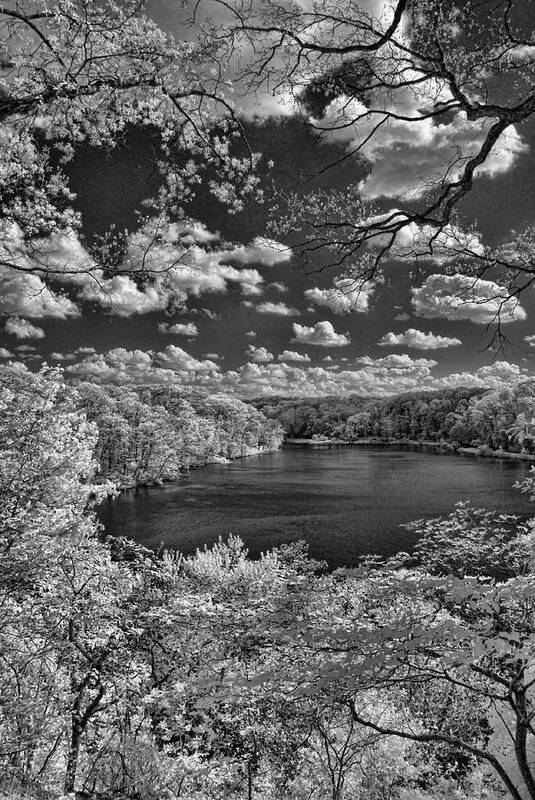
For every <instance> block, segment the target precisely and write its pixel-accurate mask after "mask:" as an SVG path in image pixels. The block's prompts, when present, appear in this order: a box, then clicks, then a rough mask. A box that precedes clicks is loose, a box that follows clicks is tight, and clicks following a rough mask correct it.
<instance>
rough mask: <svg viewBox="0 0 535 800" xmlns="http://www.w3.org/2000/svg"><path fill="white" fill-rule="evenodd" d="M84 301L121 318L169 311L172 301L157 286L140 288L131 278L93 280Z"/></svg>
mask: <svg viewBox="0 0 535 800" xmlns="http://www.w3.org/2000/svg"><path fill="white" fill-rule="evenodd" d="M78 297H79V299H80V300H83V301H85V302H93V303H98V305H99V306H100V307H101V308H102V309H103V310H104V311H108V312H109V313H110V314H113V315H115V316H117V317H131V316H133V315H134V314H148V313H150V312H151V311H162V310H163V309H164V308H166V306H167V304H168V302H169V297H168V295H167V294H166V293H165V292H162V291H160V288H159V287H157V286H143V287H141V288H140V287H139V286H138V285H137V284H136V283H135V281H134V280H132V278H130V277H129V276H128V275H114V277H113V278H109V279H107V280H104V279H102V280H98V281H96V280H94V279H92V278H89V279H88V281H87V283H86V284H85V286H84V287H83V288H82V289H81V291H80V292H79V294H78Z"/></svg>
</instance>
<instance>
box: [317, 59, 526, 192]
mask: <svg viewBox="0 0 535 800" xmlns="http://www.w3.org/2000/svg"><path fill="white" fill-rule="evenodd" d="M416 76H417V73H416V72H415V73H414V77H416ZM404 79H406V80H410V72H409V71H408V70H407V71H406V72H405V74H404ZM450 99H451V93H450V92H449V90H448V89H447V87H446V84H445V83H442V84H439V83H438V82H437V81H435V80H431V79H430V80H429V81H428V82H427V83H420V85H419V86H418V88H417V89H413V88H411V87H406V88H404V89H398V90H397V91H396V92H394V93H393V94H392V93H387V92H386V91H385V90H383V89H380V88H379V89H377V90H376V91H375V92H373V93H372V97H370V99H369V103H370V107H373V109H374V112H376V113H373V114H369V113H368V109H367V108H366V106H365V105H364V104H363V103H361V102H360V101H359V100H357V99H350V98H348V97H338V98H336V99H335V100H334V101H333V102H332V103H331V104H330V105H329V106H328V107H327V109H326V112H325V115H324V117H323V119H321V120H319V119H313V122H314V124H315V125H316V126H317V127H319V128H321V129H324V130H326V131H329V136H330V138H332V139H333V140H335V141H340V142H347V147H348V151H352V150H355V149H356V148H357V147H359V146H360V149H359V153H360V155H361V156H363V157H364V158H365V159H366V160H367V162H368V163H369V165H370V171H369V174H368V175H367V176H366V177H365V178H364V179H363V180H362V181H361V182H360V183H359V186H358V188H359V191H360V194H361V196H362V197H363V198H364V199H367V200H372V199H376V198H379V197H396V198H400V199H403V200H415V199H418V198H420V197H422V196H423V194H424V193H425V192H426V191H427V190H428V189H429V187H430V186H431V185H436V184H437V182H439V181H441V180H443V179H445V178H446V179H447V180H450V181H451V180H453V181H454V180H456V179H458V178H459V177H460V175H461V174H462V171H463V169H464V166H465V164H466V162H467V161H468V159H470V158H471V157H473V156H474V155H475V154H476V153H477V152H479V150H480V148H481V146H482V144H483V142H484V140H485V138H486V135H487V133H488V130H489V128H490V126H491V125H492V120H490V119H482V120H468V119H467V117H466V114H465V113H464V111H455V112H452V113H451V115H450V116H449V117H448V118H446V117H443V120H444V121H442V122H438V124H437V122H436V120H434V119H433V118H432V117H429V118H428V119H423V120H419V121H414V117H418V116H420V115H421V114H422V112H426V111H429V110H431V109H432V107H433V106H434V105H436V103H437V102H440V101H442V102H447V101H449V100H450ZM382 111H386V112H390V113H392V114H394V115H398V117H409V118H412V121H411V119H400V118H394V117H393V116H391V117H389V118H386V117H385V115H384V114H382ZM383 120H384V121H383ZM379 122H381V125H380V126H379V127H376V126H377V124H378V123H379ZM337 128H338V129H337ZM374 128H376V129H375V131H374ZM527 149H528V148H527V145H526V144H525V142H524V141H523V140H522V138H521V137H520V135H519V134H518V132H517V130H516V128H515V127H514V126H510V127H509V128H507V130H506V131H504V132H503V133H502V135H501V136H500V138H499V139H498V141H497V143H496V146H495V148H494V150H493V151H492V152H491V154H490V155H489V157H488V158H487V160H486V161H485V162H484V163H483V164H482V165H480V166H479V167H478V168H477V170H476V176H480V175H487V176H489V177H494V176H496V175H500V174H503V173H504V172H506V171H507V170H509V169H510V168H511V167H512V166H513V165H514V164H515V163H516V161H517V159H518V157H519V156H520V155H521V154H522V153H524V152H526V150H527Z"/></svg>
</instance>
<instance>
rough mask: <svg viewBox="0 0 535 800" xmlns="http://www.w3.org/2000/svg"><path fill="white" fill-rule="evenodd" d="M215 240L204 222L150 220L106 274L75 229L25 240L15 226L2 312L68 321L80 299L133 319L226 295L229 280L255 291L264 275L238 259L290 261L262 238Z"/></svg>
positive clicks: (2, 274) (4, 245)
mask: <svg viewBox="0 0 535 800" xmlns="http://www.w3.org/2000/svg"><path fill="white" fill-rule="evenodd" d="M218 239H219V234H211V233H210V232H209V231H208V230H207V229H206V228H205V227H204V226H203V225H201V224H200V223H199V224H197V223H189V224H188V225H186V224H185V223H183V224H178V223H173V224H169V223H162V221H161V220H151V221H150V222H148V223H147V224H146V225H145V226H144V227H143V228H141V229H140V230H139V231H136V232H135V233H133V234H131V235H130V236H129V238H128V240H127V243H126V251H125V257H124V260H123V262H122V263H121V264H120V265H119V266H118V272H119V274H117V275H113V276H112V277H107V276H106V275H105V273H104V271H103V270H102V269H101V268H100V266H99V265H98V264H97V263H96V262H95V260H94V259H93V258H92V257H91V256H90V254H89V253H88V252H87V251H86V250H85V248H84V247H83V245H82V243H81V242H80V240H79V238H78V237H77V236H76V234H75V233H73V232H66V233H62V234H52V235H51V236H49V237H47V238H46V239H35V240H33V241H31V242H27V241H26V240H25V239H24V237H23V235H22V232H21V231H20V230H19V229H18V228H17V226H9V227H6V226H4V228H3V229H2V239H1V240H0V255H1V257H2V258H3V260H4V261H8V262H9V263H13V264H14V265H15V266H16V267H17V270H15V269H12V268H10V267H6V266H4V267H2V268H1V269H0V289H1V290H2V300H1V301H0V311H3V312H4V313H6V314H10V315H18V316H24V317H47V316H48V317H58V318H65V317H68V316H75V315H78V314H79V313H80V309H79V308H78V305H77V303H76V302H75V300H74V299H73V298H74V297H75V298H76V301H77V302H78V303H82V304H83V303H94V304H97V305H98V306H100V307H101V308H102V309H103V310H104V311H107V312H108V313H110V314H114V315H117V316H121V317H129V316H132V315H134V314H146V313H150V312H153V311H161V310H163V309H165V308H167V307H168V306H172V307H173V306H174V307H180V306H181V305H184V304H185V303H186V302H187V300H188V298H189V297H191V296H193V297H199V296H200V295H202V294H205V293H224V292H226V291H227V289H228V286H229V284H236V285H238V286H239V287H240V290H241V292H242V294H243V295H245V296H257V295H260V294H262V292H263V289H264V279H263V277H262V275H261V274H260V272H259V271H258V270H257V269H254V268H252V267H248V266H245V267H243V266H242V267H240V266H234V265H233V262H234V263H236V264H238V265H240V264H241V265H248V264H260V265H264V266H273V265H275V264H281V263H284V262H286V261H288V260H289V259H290V258H291V250H290V249H289V248H287V247H286V246H284V245H282V244H280V243H278V242H275V241H273V240H271V239H266V238H262V237H257V238H256V239H254V240H253V242H252V243H251V244H250V245H225V246H219V247H218V248H217V249H215V248H214V247H212V245H213V243H214V241H217V240H218ZM202 245H205V246H206V247H204V246H202ZM30 268H31V269H32V270H33V272H32V273H28V272H25V271H24V270H28V269H30ZM45 272H46V273H47V275H48V277H49V278H50V277H51V279H52V288H51V286H50V285H49V284H50V280H47V282H46V285H45V282H44V281H43V280H42V278H41V273H42V274H43V275H44V273H45ZM147 275H148V277H147ZM62 286H63V287H66V289H67V291H68V294H66V293H65V289H63V288H61V287H62ZM208 313H213V312H208Z"/></svg>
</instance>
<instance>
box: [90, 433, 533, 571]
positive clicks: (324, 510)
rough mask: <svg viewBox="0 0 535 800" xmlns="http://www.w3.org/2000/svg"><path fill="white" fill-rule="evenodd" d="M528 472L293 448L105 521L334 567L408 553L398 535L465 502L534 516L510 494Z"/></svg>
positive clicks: (420, 455)
mask: <svg viewBox="0 0 535 800" xmlns="http://www.w3.org/2000/svg"><path fill="white" fill-rule="evenodd" d="M529 467H530V464H529V463H527V462H514V461H501V460H497V459H485V458H477V457H474V456H469V455H455V454H443V455H438V454H435V452H434V451H423V450H421V449H410V448H407V447H400V448H397V449H391V448H388V449H386V448H384V447H380V446H375V447H374V446H366V447H360V446H359V447H342V446H338V447H329V448H318V449H315V448H311V447H297V446H296V447H290V446H286V447H285V448H284V449H283V450H281V451H280V452H278V453H274V454H273V455H265V456H253V457H251V458H246V459H240V460H236V461H232V462H231V463H229V464H211V465H209V466H207V467H204V468H202V469H199V470H195V471H192V472H191V474H190V475H189V476H188V477H186V478H184V479H183V480H182V481H180V482H178V483H173V484H167V485H166V486H164V487H162V488H148V489H142V490H141V491H140V492H139V493H138V494H134V493H132V492H125V493H123V494H122V495H121V496H120V497H119V498H117V499H115V500H107V501H106V502H105V503H104V504H103V505H102V506H101V507H100V509H99V516H100V518H101V520H102V522H103V523H104V525H105V527H106V530H107V531H108V532H109V533H112V534H115V535H118V536H128V537H129V538H132V539H134V540H135V541H137V542H139V543H141V544H144V545H146V546H148V547H153V548H156V547H158V546H159V545H160V544H164V545H165V546H166V547H173V548H177V549H179V550H181V551H182V552H184V553H191V552H194V551H195V549H196V548H197V547H201V546H202V545H204V544H208V545H209V544H212V543H213V542H215V541H217V539H218V537H219V536H222V537H226V536H228V535H229V534H230V533H233V534H237V535H239V536H241V537H242V539H244V541H245V542H246V544H247V546H248V548H249V550H250V552H251V554H252V555H257V554H258V553H260V552H261V551H265V550H267V549H269V548H270V547H273V546H274V545H279V544H282V543H283V542H292V541H296V540H298V539H304V540H306V541H307V542H308V544H309V548H310V554H311V555H312V556H313V557H315V558H319V559H324V560H325V561H327V562H328V564H329V565H330V566H331V567H336V566H340V565H347V566H350V565H353V564H354V563H355V562H356V560H357V558H358V557H359V556H361V555H363V554H364V553H380V554H383V555H387V554H390V553H394V552H396V551H399V550H405V549H409V548H410V547H411V545H412V544H413V543H414V540H415V537H414V534H412V533H410V532H408V531H406V530H405V529H403V528H400V525H402V524H403V523H405V522H409V521H410V520H413V519H416V518H421V517H426V518H429V517H435V516H439V515H442V514H447V513H448V512H449V511H450V510H451V509H452V507H453V505H454V504H455V503H456V502H458V501H459V500H470V501H471V502H472V503H473V504H474V505H476V506H482V507H485V508H488V509H495V510H497V511H500V512H505V513H515V514H521V515H528V514H530V513H534V515H535V507H534V506H533V504H530V502H529V500H528V498H527V496H526V495H522V494H520V492H519V491H518V490H516V489H513V488H512V485H513V483H514V482H515V481H516V480H518V479H520V478H522V477H523V476H525V475H526V474H527V473H528V471H529Z"/></svg>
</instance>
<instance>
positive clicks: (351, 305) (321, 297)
mask: <svg viewBox="0 0 535 800" xmlns="http://www.w3.org/2000/svg"><path fill="white" fill-rule="evenodd" d="M333 283H334V287H332V288H330V289H319V288H318V287H317V286H315V287H314V288H313V289H307V290H306V291H305V293H304V294H305V297H306V298H307V300H309V301H310V302H312V303H315V304H316V305H317V306H326V307H327V308H330V309H331V311H333V312H334V313H335V314H349V313H351V312H352V311H356V312H357V313H365V312H367V311H368V309H369V305H370V298H371V296H372V294H373V288H372V286H371V284H364V285H363V286H362V287H360V288H359V287H358V286H356V284H355V281H354V280H352V279H351V278H341V279H338V280H335V281H333Z"/></svg>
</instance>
